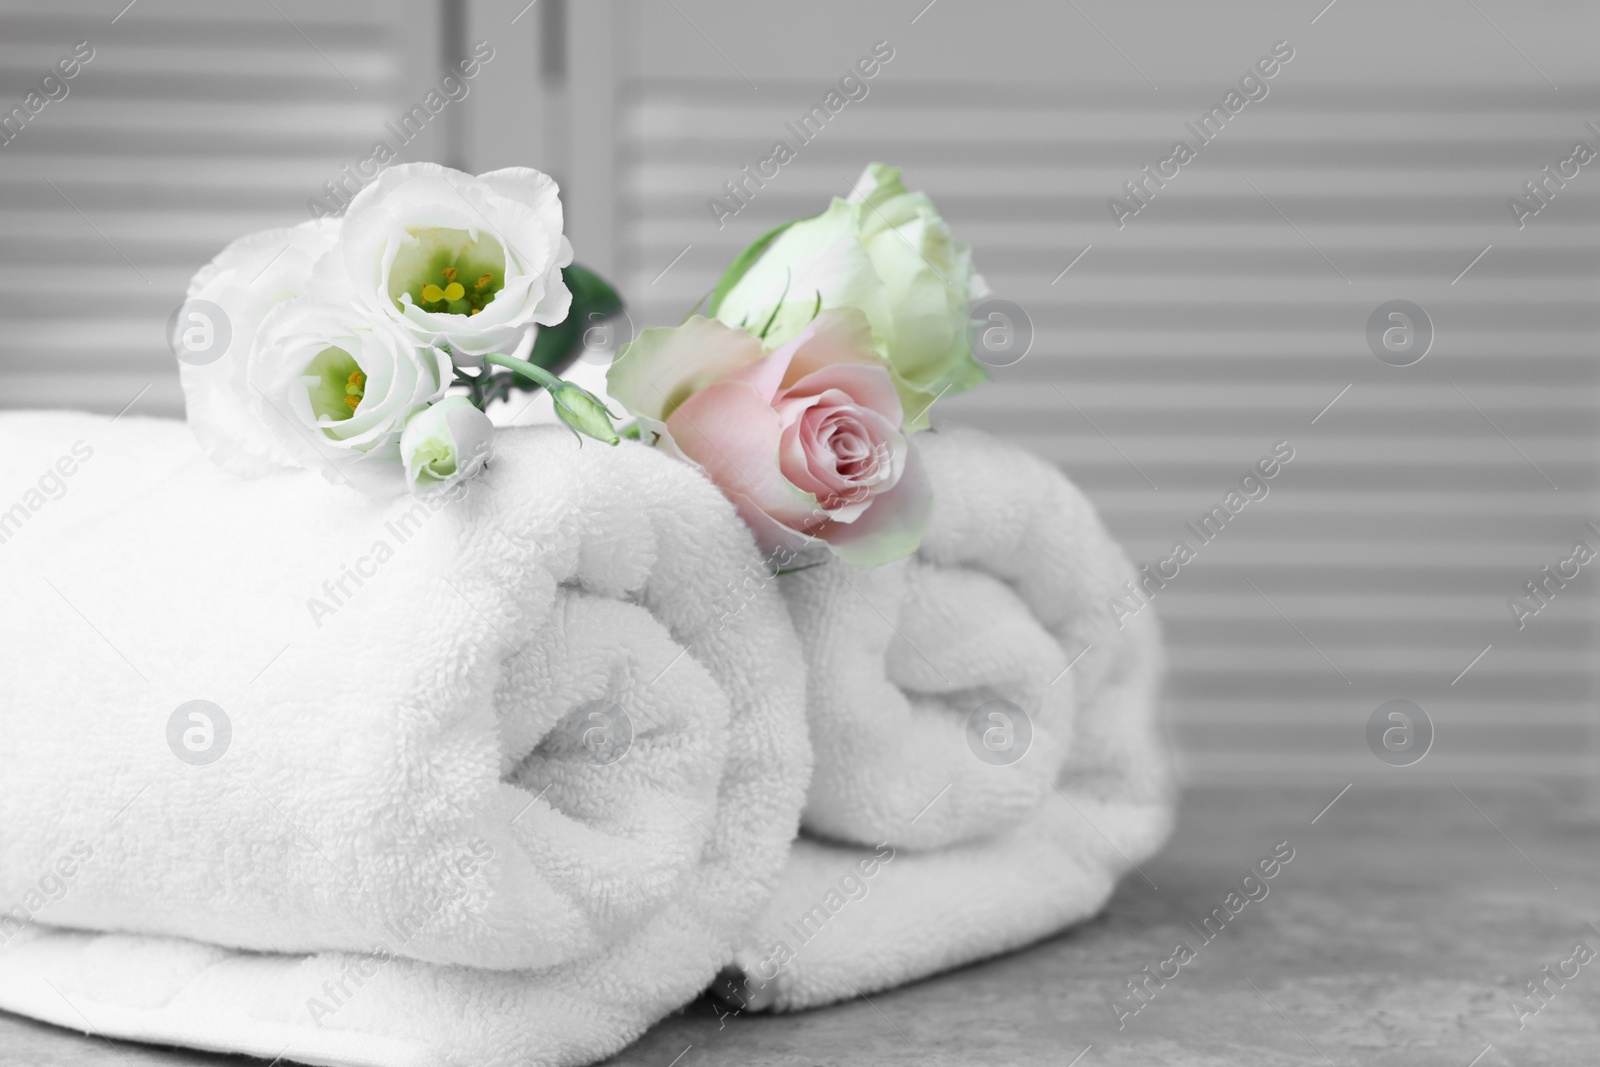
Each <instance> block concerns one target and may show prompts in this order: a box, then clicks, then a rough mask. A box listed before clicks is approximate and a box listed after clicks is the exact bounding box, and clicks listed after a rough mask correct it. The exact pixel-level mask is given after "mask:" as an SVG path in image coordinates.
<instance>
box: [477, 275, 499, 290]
mask: <svg viewBox="0 0 1600 1067" xmlns="http://www.w3.org/2000/svg"><path fill="white" fill-rule="evenodd" d="M492 281H494V275H493V274H485V275H484V276H483V277H481V278H479V279H478V280H477V282H475V283H474V284H473V286H472V287H473V288H474V289H487V288H489V283H490V282H492Z"/></svg>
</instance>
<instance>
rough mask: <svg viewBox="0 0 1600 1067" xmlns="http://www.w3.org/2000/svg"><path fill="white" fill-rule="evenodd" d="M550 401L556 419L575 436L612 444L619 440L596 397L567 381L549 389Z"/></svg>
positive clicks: (608, 414)
mask: <svg viewBox="0 0 1600 1067" xmlns="http://www.w3.org/2000/svg"><path fill="white" fill-rule="evenodd" d="M550 399H551V400H552V401H554V403H555V411H556V418H558V419H560V420H561V421H562V422H564V423H566V424H567V426H568V427H569V428H571V429H572V430H573V432H575V433H579V434H582V435H584V436H585V437H592V438H594V439H595V440H596V441H604V442H605V443H606V444H608V445H614V444H616V443H617V442H618V441H619V440H621V438H619V437H618V436H617V431H616V429H615V428H614V427H613V426H612V425H611V419H612V417H613V416H612V414H611V412H609V411H607V410H606V406H605V404H604V403H603V402H602V401H601V400H600V398H599V397H597V396H595V395H594V394H593V393H591V392H589V391H588V390H587V389H584V388H583V387H582V386H578V385H573V384H572V383H571V382H568V381H561V382H557V383H556V384H555V385H554V386H552V387H551V389H550Z"/></svg>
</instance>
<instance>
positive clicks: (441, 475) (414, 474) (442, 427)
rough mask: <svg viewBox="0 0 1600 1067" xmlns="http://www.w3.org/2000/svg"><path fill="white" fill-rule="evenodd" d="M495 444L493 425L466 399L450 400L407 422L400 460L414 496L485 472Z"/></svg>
mask: <svg viewBox="0 0 1600 1067" xmlns="http://www.w3.org/2000/svg"><path fill="white" fill-rule="evenodd" d="M493 442H494V424H493V423H491V422H490V421H489V416H487V415H485V414H484V413H483V412H481V411H479V410H478V409H477V408H475V407H473V406H472V401H470V400H468V399H467V398H466V397H464V396H447V397H445V398H444V399H443V400H440V401H439V402H438V403H436V404H433V405H431V406H429V407H426V408H423V409H422V410H421V411H419V412H417V413H416V414H415V415H413V416H411V418H410V419H409V420H408V421H407V422H406V427H405V430H404V431H403V432H402V433H401V435H400V459H401V462H403V463H404V464H405V467H406V482H407V483H408V484H409V485H410V486H411V489H412V491H413V492H432V491H435V490H440V489H445V488H448V487H450V486H452V485H455V484H457V483H459V482H462V481H465V480H466V479H468V478H471V477H472V476H473V475H475V474H477V473H478V472H479V471H480V470H482V469H483V465H484V463H485V462H486V461H487V460H488V458H489V451H490V446H491V445H492V444H493Z"/></svg>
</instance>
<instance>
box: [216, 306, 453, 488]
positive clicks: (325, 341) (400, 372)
mask: <svg viewBox="0 0 1600 1067" xmlns="http://www.w3.org/2000/svg"><path fill="white" fill-rule="evenodd" d="M454 377H455V373H454V369H453V368H452V367H451V364H450V357H449V356H447V355H446V354H445V353H444V352H441V351H440V350H439V349H437V348H433V347H431V346H424V345H419V344H418V343H417V339H416V338H415V337H414V336H413V335H412V334H411V333H410V332H409V331H408V330H406V329H404V328H403V327H401V326H400V325H399V324H397V323H394V322H392V321H390V320H389V319H386V318H384V317H382V316H374V315H372V314H370V313H369V312H368V311H367V310H366V309H365V308H362V307H360V306H358V305H355V304H352V303H346V302H342V301H341V302H333V301H325V300H318V299H316V298H314V297H301V298H299V299H296V300H291V301H288V302H286V303H283V304H280V305H278V306H277V307H276V308H274V309H273V310H272V311H270V312H269V313H268V314H267V317H266V319H265V320H264V321H263V322H262V324H261V330H260V336H259V337H258V340H257V344H256V347H255V350H254V352H253V353H252V355H251V360H250V369H249V375H248V378H249V381H248V383H247V384H248V388H249V390H250V394H249V396H250V399H251V400H252V401H254V402H255V408H256V410H255V412H254V416H255V418H257V419H258V420H259V421H260V422H261V423H263V424H264V425H266V426H267V427H269V428H270V429H271V430H272V432H273V433H274V435H275V436H276V437H277V440H278V442H279V444H280V445H281V446H282V447H283V448H284V449H285V450H286V451H287V452H289V453H290V454H291V455H292V456H294V457H295V462H296V463H297V465H299V466H303V467H310V468H313V469H316V470H320V471H321V472H322V474H323V475H324V477H326V478H327V479H328V480H329V481H332V482H335V483H342V484H348V485H351V486H353V487H354V488H356V489H359V490H361V491H362V492H366V493H371V494H374V495H388V494H395V493H400V492H403V491H404V490H405V488H406V478H405V468H404V465H403V464H402V462H401V456H400V437H401V434H402V432H403V431H404V429H405V426H406V422H407V421H408V420H409V419H410V418H411V416H412V415H414V414H415V413H416V412H418V411H421V410H422V409H423V408H425V407H427V406H428V405H429V404H432V403H434V402H435V401H437V400H439V399H441V398H442V397H443V396H444V395H445V391H446V390H447V389H449V387H450V385H451V383H452V381H453V379H454Z"/></svg>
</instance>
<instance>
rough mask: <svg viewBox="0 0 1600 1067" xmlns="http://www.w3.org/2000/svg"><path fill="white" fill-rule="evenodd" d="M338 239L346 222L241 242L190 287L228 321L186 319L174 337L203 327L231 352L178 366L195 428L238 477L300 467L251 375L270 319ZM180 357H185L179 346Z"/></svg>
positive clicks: (301, 288)
mask: <svg viewBox="0 0 1600 1067" xmlns="http://www.w3.org/2000/svg"><path fill="white" fill-rule="evenodd" d="M338 236H339V220H338V219H321V220H316V221H312V222H303V223H301V224H300V225H298V226H295V227H292V228H285V229H279V230H264V231H262V232H260V233H254V234H251V235H249V236H248V237H241V238H239V240H237V241H235V242H233V243H232V244H230V245H229V246H228V247H227V248H225V249H223V250H222V251H221V252H220V253H219V254H218V255H217V257H216V258H215V259H213V260H212V261H211V262H210V263H208V264H207V265H206V266H204V267H202V268H201V269H200V271H199V272H198V273H197V274H195V276H194V280H193V281H191V282H190V283H189V291H188V294H187V300H190V301H195V300H202V301H208V302H210V303H211V304H214V305H216V307H217V308H220V309H221V311H222V314H223V316H224V319H225V321H209V318H202V319H199V320H195V319H193V318H192V317H191V316H189V315H185V316H182V317H180V319H179V321H178V322H177V323H176V324H175V329H174V332H175V333H178V334H180V335H181V334H182V333H183V331H185V330H191V329H194V328H195V326H196V324H197V323H198V324H200V325H203V326H204V327H205V328H206V329H207V330H209V331H211V333H210V337H211V338H212V339H213V340H214V341H215V342H216V343H218V344H222V343H225V344H226V346H227V347H226V349H225V350H224V351H223V352H222V353H221V354H220V355H218V354H217V353H208V354H207V358H210V359H211V362H207V363H204V364H203V365H200V364H196V363H192V362H189V361H187V360H180V361H179V363H178V378H179V380H180V381H181V382H182V384H183V395H184V401H185V405H186V407H187V410H188V418H189V425H190V427H191V428H192V429H193V430H194V435H195V437H196V438H197V439H198V440H199V441H200V445H201V447H202V448H204V449H205V451H206V453H207V454H208V455H209V456H210V457H211V458H212V460H213V461H215V462H216V463H217V464H218V465H220V466H222V467H223V468H225V469H227V470H229V471H231V472H233V473H234V474H238V475H242V476H245V477H255V476H258V475H261V474H265V473H267V472H269V471H272V470H274V469H277V468H280V467H283V466H286V465H292V464H293V463H294V462H295V460H294V457H293V456H292V454H290V453H289V452H288V451H286V450H285V449H284V448H283V446H282V444H281V443H280V442H279V440H278V437H277V435H276V434H274V433H273V432H272V431H271V428H270V427H268V426H267V425H265V424H263V423H262V422H261V421H260V420H259V419H257V418H256V417H255V415H254V413H253V412H254V408H253V406H252V405H251V404H250V403H249V401H250V400H251V397H250V395H249V393H250V390H249V386H248V385H247V384H246V380H245V376H246V371H247V368H248V366H249V362H250V353H251V351H252V350H253V349H254V347H255V343H256V337H257V334H258V333H259V331H260V328H261V322H262V320H263V319H264V318H265V317H266V315H267V313H268V312H269V311H271V310H272V309H273V308H274V307H276V306H277V305H279V304H281V303H283V302H284V301H285V300H290V299H292V298H294V297H297V296H300V295H301V294H302V293H304V292H305V291H306V290H307V289H308V288H309V287H310V285H311V275H312V270H313V268H314V267H315V266H316V263H317V261H318V260H319V259H321V258H322V256H323V255H324V254H325V253H326V252H327V251H328V250H329V249H330V248H332V247H333V245H334V242H335V241H336V240H337V239H338ZM186 310H188V309H187V308H186ZM194 314H197V315H201V316H207V317H209V316H210V315H211V314H212V313H211V312H210V311H209V310H202V311H196V312H195V313H194ZM174 350H175V351H180V350H181V347H180V343H179V342H178V341H176V340H175V341H174Z"/></svg>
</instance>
